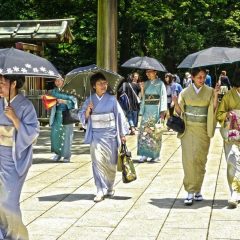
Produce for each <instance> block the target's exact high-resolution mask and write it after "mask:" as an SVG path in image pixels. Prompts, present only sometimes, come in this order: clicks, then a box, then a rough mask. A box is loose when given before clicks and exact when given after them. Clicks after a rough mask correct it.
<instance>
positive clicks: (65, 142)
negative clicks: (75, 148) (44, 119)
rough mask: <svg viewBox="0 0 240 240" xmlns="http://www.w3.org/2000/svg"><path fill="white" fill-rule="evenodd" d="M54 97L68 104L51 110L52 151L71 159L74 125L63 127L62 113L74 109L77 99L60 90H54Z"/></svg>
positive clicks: (58, 105)
mask: <svg viewBox="0 0 240 240" xmlns="http://www.w3.org/2000/svg"><path fill="white" fill-rule="evenodd" d="M51 94H52V96H54V97H56V98H59V99H64V100H67V104H57V106H54V107H53V108H52V110H51V116H50V126H51V151H52V152H54V153H56V154H57V155H59V156H61V157H64V158H67V159H70V157H71V146H72V140H73V124H68V125H62V112H63V111H65V110H67V109H73V108H74V107H75V105H76V102H77V101H76V98H75V97H73V96H71V95H68V94H65V93H61V92H60V90H59V89H58V88H54V89H53V90H52V93H51Z"/></svg>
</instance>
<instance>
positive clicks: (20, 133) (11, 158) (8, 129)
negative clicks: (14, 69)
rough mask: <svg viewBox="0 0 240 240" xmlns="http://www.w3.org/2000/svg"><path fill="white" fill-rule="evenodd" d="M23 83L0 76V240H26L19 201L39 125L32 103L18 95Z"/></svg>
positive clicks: (19, 79) (20, 79) (12, 77)
mask: <svg viewBox="0 0 240 240" xmlns="http://www.w3.org/2000/svg"><path fill="white" fill-rule="evenodd" d="M23 84H24V77H20V76H5V77H4V76H2V75H0V97H1V98H0V239H12V240H16V239H19V240H20V239H21V240H26V239H28V233H27V229H26V227H25V226H24V224H23V222H22V217H21V211H20V206H19V205H20V203H19V199H20V194H21V190H22V186H23V183H24V180H25V178H26V176H27V173H28V169H29V167H30V166H31V164H32V152H33V150H32V144H33V142H34V140H36V138H37V137H38V134H39V124H38V119H37V115H36V111H35V109H34V107H33V105H32V103H31V102H30V101H29V100H28V99H27V98H25V97H24V96H23V95H21V94H18V89H19V88H21V87H22V86H23Z"/></svg>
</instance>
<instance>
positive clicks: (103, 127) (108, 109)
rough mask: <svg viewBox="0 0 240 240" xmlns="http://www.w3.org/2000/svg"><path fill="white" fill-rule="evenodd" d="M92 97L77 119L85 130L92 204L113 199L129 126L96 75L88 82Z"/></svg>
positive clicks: (103, 78)
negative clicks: (92, 184)
mask: <svg viewBox="0 0 240 240" xmlns="http://www.w3.org/2000/svg"><path fill="white" fill-rule="evenodd" d="M90 83H91V86H92V89H93V91H94V94H91V95H90V97H88V98H87V99H86V101H85V102H84V104H83V106H82V109H81V111H80V119H81V122H82V124H83V126H86V134H85V143H89V144H90V154H91V159H92V169H93V177H94V181H95V185H96V188H97V194H96V196H95V197H94V201H95V202H100V201H102V200H104V198H105V197H113V195H114V189H113V186H114V181H115V176H116V166H117V159H118V149H119V147H120V145H121V143H124V142H126V138H125V135H126V134H128V132H129V125H128V123H127V121H126V117H125V115H124V112H123V110H122V108H121V106H120V105H119V103H118V101H117V99H116V98H115V96H113V95H111V89H110V88H109V87H108V81H107V79H106V78H105V76H104V75H103V74H102V73H100V72H97V73H95V74H94V75H92V77H91V78H90Z"/></svg>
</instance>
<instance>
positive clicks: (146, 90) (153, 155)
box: [137, 69, 167, 163]
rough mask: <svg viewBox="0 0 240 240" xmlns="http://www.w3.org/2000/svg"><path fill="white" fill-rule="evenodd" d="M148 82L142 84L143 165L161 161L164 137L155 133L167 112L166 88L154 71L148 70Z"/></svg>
mask: <svg viewBox="0 0 240 240" xmlns="http://www.w3.org/2000/svg"><path fill="white" fill-rule="evenodd" d="M146 75H147V78H148V81H146V82H144V83H143V82H142V83H141V85H140V86H141V95H142V102H141V109H140V112H141V114H142V119H141V123H140V128H139V135H138V145H137V155H140V156H141V157H140V159H139V162H140V163H142V162H144V161H146V160H147V159H148V158H150V161H152V162H154V161H159V160H160V150H161V145H162V135H159V134H156V133H155V124H157V123H158V122H159V121H164V117H165V114H166V111H167V93H166V87H165V85H164V83H163V81H161V80H160V79H159V78H158V76H157V71H156V70H154V69H149V70H146Z"/></svg>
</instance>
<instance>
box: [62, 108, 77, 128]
mask: <svg viewBox="0 0 240 240" xmlns="http://www.w3.org/2000/svg"><path fill="white" fill-rule="evenodd" d="M78 112H79V109H67V110H65V111H63V112H62V124H63V125H67V124H73V123H79V122H80V119H79V116H78Z"/></svg>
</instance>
